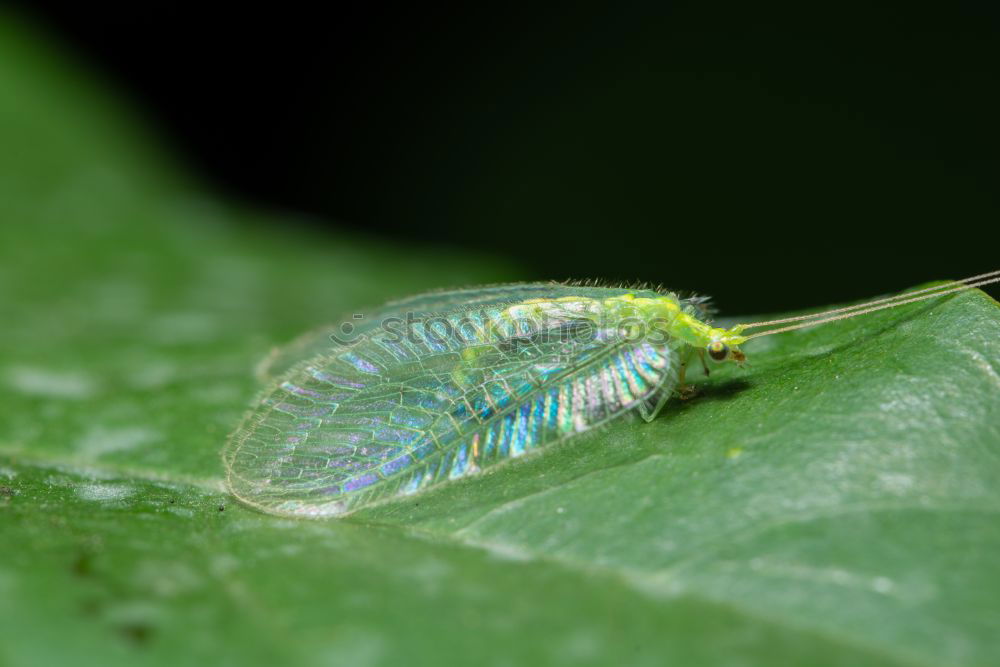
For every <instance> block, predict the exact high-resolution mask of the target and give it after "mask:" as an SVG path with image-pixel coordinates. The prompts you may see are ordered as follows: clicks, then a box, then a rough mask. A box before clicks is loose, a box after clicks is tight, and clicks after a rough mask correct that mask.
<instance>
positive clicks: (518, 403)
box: [225, 286, 678, 516]
mask: <svg viewBox="0 0 1000 667" xmlns="http://www.w3.org/2000/svg"><path fill="white" fill-rule="evenodd" d="M547 287H548V289H549V292H548V293H549V294H551V291H552V286H547ZM567 289H568V288H567ZM589 289H599V288H589ZM577 293H578V292H577ZM608 294H609V292H608V291H606V290H605V291H603V295H608ZM564 296H565V295H564ZM581 303H582V302H575V303H574V302H572V301H569V302H559V303H558V304H550V306H551V307H550V308H549V310H548V313H549V315H550V316H549V317H547V318H546V319H545V320H544V321H539V322H532V321H522V322H517V321H511V319H510V317H509V316H508V315H507V314H506V313H507V311H506V307H505V306H503V305H497V306H482V307H479V308H475V307H468V306H464V307H463V308H461V309H458V310H454V309H453V310H451V311H448V312H442V313H439V314H438V315H437V316H436V317H433V318H429V319H426V320H422V321H416V322H414V323H413V324H412V325H411V326H409V327H407V328H406V329H405V330H397V329H394V328H393V327H392V326H389V325H388V324H382V325H380V326H377V327H375V328H373V329H371V330H369V331H368V332H367V333H366V334H364V335H363V336H362V337H361V338H359V340H358V341H357V342H356V343H355V344H354V345H351V346H350V347H335V348H331V349H329V350H327V351H326V352H322V353H320V354H318V355H316V356H314V357H313V358H311V359H310V360H308V361H307V362H303V363H300V364H298V365H296V366H295V367H294V368H292V369H291V370H290V371H288V372H287V373H285V375H283V376H282V377H281V378H279V380H278V381H277V383H276V384H275V385H274V386H273V388H272V389H271V390H270V391H269V392H267V393H266V394H265V396H264V397H263V398H262V400H261V402H260V404H259V405H258V406H257V407H256V408H255V409H254V410H253V412H252V413H251V415H250V416H249V417H248V418H247V420H246V421H245V423H244V424H243V426H242V427H241V428H240V429H239V430H238V431H237V432H236V433H235V434H234V436H233V438H232V439H231V441H230V445H229V447H228V448H227V452H226V457H225V458H226V464H227V471H228V479H229V484H230V488H231V489H232V491H233V493H234V494H235V495H236V496H238V497H239V498H241V499H242V500H244V501H245V502H247V503H249V504H251V505H254V506H257V507H259V508H261V509H264V510H266V511H269V512H274V513H278V514H292V515H303V516H332V515H339V514H344V513H346V512H349V511H351V510H353V509H357V508H359V507H363V506H366V505H370V504H372V503H375V502H378V501H381V500H383V499H386V498H391V497H393V496H397V495H400V494H407V493H413V492H415V491H418V490H421V489H425V488H427V487H430V486H433V485H435V484H437V483H440V482H442V481H445V480H448V479H457V478H460V477H464V476H466V475H469V474H472V473H475V472H477V471H479V470H481V469H483V468H487V467H489V466H491V465H494V464H497V463H499V462H502V461H505V460H508V459H511V458H515V457H518V456H521V455H523V454H525V453H528V452H530V451H533V450H536V449H539V448H541V447H544V446H546V445H548V444H551V443H553V442H556V441H559V440H561V439H564V438H566V437H569V436H571V435H574V434H577V433H581V432H583V431H586V430H588V429H591V428H593V427H594V426H596V425H598V424H601V423H603V422H605V421H607V420H609V419H612V418H614V417H616V416H618V415H620V414H622V413H624V412H627V411H629V410H631V409H633V408H637V407H642V408H644V409H645V410H646V411H647V412H649V411H654V410H655V409H656V408H657V406H658V404H660V403H661V401H660V400H659V399H660V398H661V397H663V396H665V395H666V394H668V393H669V392H670V391H671V390H672V389H673V388H674V386H675V384H676V378H677V370H678V354H677V351H676V349H675V348H674V345H675V343H671V342H665V343H662V344H658V345H657V344H652V343H649V342H645V341H630V340H628V339H627V338H626V337H623V336H621V335H620V333H621V332H620V331H619V330H618V327H617V323H614V322H610V323H607V322H605V323H602V325H601V326H597V327H595V325H594V321H593V319H591V318H588V317H586V316H584V315H583V314H582V312H581V307H580V304H581ZM590 303H591V304H592V303H593V302H590ZM394 312H397V313H398V311H394ZM665 392H666V394H665Z"/></svg>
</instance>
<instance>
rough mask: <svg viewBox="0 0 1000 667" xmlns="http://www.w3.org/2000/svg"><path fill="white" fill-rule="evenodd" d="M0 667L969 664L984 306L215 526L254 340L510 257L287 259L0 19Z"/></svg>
mask: <svg viewBox="0 0 1000 667" xmlns="http://www.w3.org/2000/svg"><path fill="white" fill-rule="evenodd" d="M0 81H3V82H4V85H3V86H0V146H3V147H4V150H3V151H2V153H0V304H2V306H0V307H2V315H3V324H2V326H0V387H2V390H0V391H2V396H3V403H2V405H0V424H2V429H0V536H2V542H0V663H2V664H11V665H35V664H37V665H49V664H100V665H116V664H122V665H134V664H150V665H167V664H206V663H209V664H211V663H217V664H241V665H246V664H275V663H280V664H293V665H298V664H301V665H313V664H316V665H338V664H345V665H346V664H351V665H368V664H436V665H437V664H456V665H466V664H536V663H544V664H619V663H622V662H628V663H633V664H650V665H661V664H669V663H677V664H749V665H754V664H759V665H773V664H784V663H790V664H803V663H809V664H845V665H857V664H894V665H895V664H898V665H939V664H956V665H975V664H986V663H989V662H991V661H992V660H994V659H995V657H996V655H998V654H1000V635H998V633H997V632H996V628H997V627H998V626H1000V605H998V603H997V600H998V599H1000V564H998V562H1000V561H998V559H997V557H996V554H997V553H1000V528H998V526H1000V523H998V520H997V519H998V512H1000V488H998V485H997V484H996V479H997V478H998V477H1000V455H998V451H1000V450H998V445H1000V420H998V419H997V414H998V412H997V411H998V407H1000V406H998V396H1000V392H998V390H1000V310H998V308H997V304H996V303H995V302H993V301H992V300H991V299H989V298H988V297H987V296H985V295H983V294H982V293H980V292H970V293H965V294H962V295H959V296H956V297H954V298H949V299H942V300H940V301H935V302H927V303H923V304H915V305H913V306H907V307H903V308H899V309H895V310H892V311H888V312H882V313H877V314H874V315H871V316H868V317H865V318H859V319H857V320H851V321H847V322H841V323H838V324H835V325H830V326H827V327H820V328H817V329H813V330H802V331H797V332H794V333H791V334H787V335H783V336H775V337H773V338H762V339H759V340H756V341H754V342H753V343H751V344H749V345H747V346H746V352H747V354H748V356H749V359H750V363H751V364H752V365H751V367H750V368H749V369H748V370H745V371H741V370H739V369H736V368H731V367H729V368H726V369H720V370H718V371H717V372H715V373H713V375H712V376H711V378H709V379H708V380H706V381H704V382H703V383H702V386H701V395H700V396H699V397H697V398H695V399H693V400H690V401H687V402H683V403H675V404H673V405H672V406H669V407H668V408H667V409H666V410H665V411H664V413H663V415H662V417H661V418H659V419H657V420H656V421H655V422H653V423H651V424H643V423H641V422H639V421H629V420H623V421H619V422H616V423H614V424H611V425H609V426H608V427H606V428H604V429H602V430H600V431H599V432H597V433H593V434H586V435H584V436H583V437H581V438H579V439H576V440H573V441H570V442H569V443H566V444H565V445H562V446H558V447H555V448H552V449H550V450H547V451H545V452H543V453H540V454H539V455H535V456H531V457H527V458H525V459H523V460H519V461H516V462H513V463H511V464H509V465H506V466H501V467H500V468H498V469H497V470H496V472H495V473H492V474H487V475H483V476H480V477H478V478H472V479H469V480H466V481H462V482H457V483H454V484H451V485H446V486H445V487H443V488H441V489H440V490H437V491H432V492H430V493H427V494H424V495H421V496H417V497H414V498H411V499H409V500H407V501H405V502H395V503H393V504H389V505H385V506H382V507H378V508H374V509H369V510H366V511H364V512H362V513H360V514H358V515H355V516H353V517H352V518H350V519H349V520H340V521H328V522H309V521H291V520H285V519H278V518H274V517H270V516H266V515H262V514H259V513H256V512H254V511H252V510H249V509H246V508H244V507H242V506H240V505H238V504H236V503H235V502H233V501H232V500H231V499H230V498H229V497H228V496H227V495H226V493H225V491H224V490H223V488H222V485H221V477H222V464H221V461H220V458H219V452H220V450H221V448H222V445H223V443H224V440H225V437H226V434H227V433H228V432H229V431H230V430H231V429H232V428H234V427H235V425H236V424H237V422H238V421H239V418H240V416H241V414H242V413H243V411H244V410H245V408H246V406H247V405H248V404H249V402H250V401H251V399H252V398H253V396H254V393H255V391H256V380H255V379H254V376H253V367H254V364H255V363H256V362H257V361H258V360H259V359H260V358H262V357H263V356H264V355H265V354H266V353H267V352H268V350H269V349H271V347H272V346H273V345H276V344H279V343H281V342H284V341H286V340H288V339H290V338H292V337H293V336H295V335H296V334H298V333H300V332H301V331H303V330H305V329H307V328H309V327H310V326H313V325H316V324H320V323H322V322H325V321H330V320H333V319H335V318H336V317H337V316H339V315H340V314H342V313H345V312H352V311H353V310H355V309H358V308H361V307H364V306H366V305H367V306H370V305H375V304H378V303H379V302H381V301H382V300H384V299H386V298H390V297H396V296H400V295H404V294H407V293H412V292H415V291H420V290H422V289H425V288H430V287H435V286H442V285H449V284H460V283H475V282H487V281H493V280H498V279H502V278H512V277H516V272H515V271H514V270H513V269H512V268H510V267H509V266H506V265H504V264H503V263H502V262H500V261H499V260H494V259H490V258H488V257H471V256H466V255H465V254H459V253H456V252H454V251H447V250H443V249H433V248H419V249H414V248H412V247H401V246H394V245H391V244H386V243H380V242H376V241H374V240H371V239H365V238H358V237H352V236H348V235H341V236H328V235H322V236H321V235H318V234H311V233H309V232H307V231H303V230H304V229H305V227H299V226H295V225H294V224H287V223H289V222H293V221H288V220H280V221H279V220H276V219H274V218H272V217H270V216H268V215H265V214H261V213H258V212H253V211H248V210H245V209H243V208H241V207H238V206H232V205H227V204H225V203H222V202H220V201H218V200H217V199H216V198H213V197H212V196H211V195H208V194H206V193H205V192H204V191H202V190H201V189H199V188H198V186H197V185H194V184H192V183H190V182H188V180H187V179H185V178H184V177H183V176H182V175H181V173H182V170H181V169H179V168H177V167H175V166H172V165H170V164H169V162H168V161H167V160H166V159H165V158H164V157H163V156H162V155H161V152H160V151H159V150H157V149H156V148H151V147H150V146H152V145H153V144H152V142H151V141H150V139H149V138H148V137H146V136H145V134H144V133H143V131H142V130H141V129H138V128H136V127H134V125H133V124H132V122H131V121H130V120H129V117H128V115H127V114H125V113H123V112H122V111H121V110H120V109H119V107H118V105H116V104H115V103H114V102H113V101H109V93H108V92H107V91H104V92H102V91H101V90H100V89H99V88H98V87H97V86H95V85H94V84H93V83H92V82H91V80H90V78H89V77H87V76H86V75H85V74H84V73H82V72H80V71H77V70H76V69H74V68H70V67H68V66H67V65H66V64H65V62H64V61H63V60H62V59H60V58H58V57H54V56H53V55H52V54H51V53H49V52H48V51H47V50H46V49H45V48H42V47H40V46H38V44H37V39H35V38H33V37H32V31H31V29H30V26H28V25H25V24H24V23H22V22H19V21H16V20H13V19H9V18H8V19H6V20H4V21H0Z"/></svg>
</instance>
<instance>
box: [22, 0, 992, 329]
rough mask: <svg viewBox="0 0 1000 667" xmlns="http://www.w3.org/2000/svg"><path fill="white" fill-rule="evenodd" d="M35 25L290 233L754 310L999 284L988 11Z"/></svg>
mask: <svg viewBox="0 0 1000 667" xmlns="http://www.w3.org/2000/svg"><path fill="white" fill-rule="evenodd" d="M19 4H20V5H21V6H20V9H21V11H22V12H23V13H25V14H26V15H27V16H29V17H31V18H33V19H34V20H35V21H36V22H37V23H39V24H40V25H41V26H42V27H44V28H47V29H48V30H49V31H50V32H52V33H54V35H55V36H56V37H57V38H58V40H59V41H62V42H63V43H64V44H67V45H68V48H69V49H70V50H71V51H72V55H73V57H74V58H76V59H77V60H79V61H82V62H84V63H86V64H89V65H90V66H91V67H92V68H93V69H96V70H97V71H98V72H99V73H101V74H102V75H103V76H104V78H105V79H106V80H108V81H110V82H111V84H113V86H114V87H116V88H118V89H119V90H121V91H122V92H123V94H124V95H125V96H126V98H127V99H128V101H129V102H130V103H131V104H132V105H133V106H134V107H136V108H138V109H139V111H140V113H142V114H143V115H144V116H145V117H146V119H147V120H148V122H149V123H151V124H152V125H153V127H154V129H155V131H156V132H157V133H158V135H159V136H160V137H162V139H163V141H164V143H165V144H167V145H168V147H169V148H170V150H172V151H173V152H174V153H175V154H178V155H180V157H181V160H182V161H183V162H184V163H186V164H187V165H188V167H189V169H191V170H194V172H195V173H196V174H198V176H199V178H200V179H201V180H202V181H203V182H205V183H207V184H208V185H209V186H210V187H211V188H213V189H214V190H216V191H217V192H219V193H220V194H222V195H224V196H228V197H230V198H235V199H236V200H239V201H242V202H244V203H247V204H250V205H253V206H258V207H263V208H269V209H273V210H279V211H287V212H291V213H295V214H296V215H293V216H284V217H277V216H276V218H275V219H277V220H280V221H281V222H275V223H273V224H287V225H308V226H314V227H317V228H320V229H321V230H327V229H330V230H333V229H343V228H351V229H354V230H356V231H358V232H360V233H362V234H365V235H370V236H373V237H382V238H388V239H392V240H393V241H395V242H401V243H404V244H408V246H409V247H411V248H413V252H421V251H422V248H424V247H430V246H448V247H452V248H457V249H459V250H460V251H461V250H463V249H467V250H468V251H469V252H470V254H473V253H475V254H480V253H482V252H483V251H486V252H489V253H494V254H496V255H498V256H500V257H502V258H507V259H509V260H510V261H511V262H512V264H511V265H512V266H515V267H519V268H518V269H515V270H513V271H512V273H511V275H510V276H509V279H511V280H533V279H548V278H558V279H561V278H566V277H577V278H594V277H596V278H606V279H611V280H648V281H654V282H662V283H664V284H666V285H667V286H670V287H676V288H681V289H693V290H697V291H700V292H703V293H708V294H711V295H713V296H714V297H715V298H716V300H717V302H718V303H719V305H720V306H721V307H722V308H723V309H724V310H725V311H727V312H730V313H735V312H766V311H777V310H783V309H791V308H797V307H807V306H815V305H822V304H826V303H832V302H837V301H844V300H848V299H855V298H862V297H866V296H869V295H874V294H878V293H884V292H888V291H894V290H897V289H901V288H904V287H907V286H911V285H914V284H917V283H920V282H923V281H926V280H932V279H939V278H960V277H964V276H967V275H971V274H974V273H979V272H983V271H988V270H991V269H994V268H997V264H998V262H997V256H998V253H997V252H996V248H997V245H996V240H997V235H996V228H997V220H998V219H1000V218H998V213H1000V198H998V188H997V177H998V175H1000V170H998V155H1000V129H998V123H997V119H998V118H1000V53H998V50H1000V49H998V44H1000V39H998V38H1000V25H998V20H997V18H998V15H997V12H996V10H995V9H994V8H988V9H986V8H984V7H985V3H983V5H982V6H980V5H979V4H972V3H949V4H947V5H944V4H941V5H935V6H931V7H929V8H921V7H919V6H917V5H913V4H907V5H905V10H904V11H900V10H899V9H898V8H890V7H888V6H881V7H879V6H864V7H863V8H862V9H855V10H848V9H847V8H846V7H845V6H844V5H840V4H831V5H822V6H821V5H816V4H812V3H806V4H804V5H801V4H788V5H784V6H774V5H771V6H768V7H767V8H764V7H761V6H758V5H757V4H756V3H739V4H732V5H728V6H722V5H719V4H718V3H692V4H691V5H687V6H685V5H678V4H675V3H615V4H613V5H611V4H609V5H606V6H596V7H585V6H583V5H578V4H569V3H567V4H551V5H547V6H543V7H539V6H535V7H530V8H524V9H517V8H511V7H508V6H490V5H486V4H482V3H470V4H468V5H458V4H454V5H440V6H437V7H433V8H429V7H427V6H425V5H423V4H420V5H413V4H410V5H402V4H401V5H388V4H381V3H379V4H376V3H356V4H340V5H336V6H324V7H323V8H322V9H304V8H302V7H296V6H294V5H292V4H287V5H278V6H273V5H268V6H262V7H261V8H256V9H255V8H253V7H251V6H241V7H240V9H239V11H234V10H230V9H225V8H218V7H216V8H209V7H206V6H203V5H197V6H195V5H190V6H184V5H177V4H175V3H160V2H151V3H141V4H139V5H136V4H133V5H131V6H128V5H126V6H119V7H116V8H115V9H114V11H111V10H105V11H102V10H100V9H95V7H94V6H92V5H90V4H83V5H81V4H66V5H63V6H60V7H55V6H53V7H49V8H39V7H38V6H29V4H28V3H19ZM293 221H294V222H293ZM993 294H994V295H995V294H996V291H993Z"/></svg>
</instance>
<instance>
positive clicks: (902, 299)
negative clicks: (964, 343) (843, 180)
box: [743, 270, 1000, 340]
mask: <svg viewBox="0 0 1000 667" xmlns="http://www.w3.org/2000/svg"><path fill="white" fill-rule="evenodd" d="M957 282H958V283H960V284H959V285H957V286H955V285H954V283H951V284H947V285H938V286H937V287H928V288H926V289H921V290H917V291H915V292H906V293H904V294H897V295H896V296H891V297H885V298H883V299H876V300H875V301H869V302H867V303H861V304H858V305H856V306H846V307H844V308H835V309H833V310H827V311H824V312H822V313H813V314H812V315H800V316H798V317H786V318H783V319H779V320H769V321H767V322H754V323H752V324H746V325H743V328H744V329H748V328H751V327H762V326H766V325H772V324H783V323H786V322H799V324H793V325H792V326H787V327H779V328H777V329H769V330H767V331H761V332H759V333H755V334H751V335H749V336H747V337H746V340H750V339H751V338H759V337H760V336H770V335H771V334H776V333H784V332H786V331H794V330H796V329H802V328H805V327H811V326H815V325H817V324H826V323H827V322H836V321H837V320H845V319H849V318H851V317H857V316H858V315H865V314H866V313H873V312H875V311H877V310H885V309H887V308H895V307H896V306H902V305H904V304H907V303H915V302H917V301H925V300H926V299H933V298H935V297H939V296H944V295H945V294H951V293H954V292H963V291H965V290H969V289H973V288H975V287H982V286H983V285H991V284H993V283H997V282H1000V270H997V271H991V272H989V273H983V274H980V275H978V276H972V277H970V278H965V279H963V280H960V281H957ZM917 295H919V296H917Z"/></svg>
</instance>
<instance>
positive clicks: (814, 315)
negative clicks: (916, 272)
mask: <svg viewBox="0 0 1000 667" xmlns="http://www.w3.org/2000/svg"><path fill="white" fill-rule="evenodd" d="M993 276H1000V270H997V271H990V272H989V273H980V274H979V275H978V276H970V277H969V278H963V279H962V280H956V281H955V282H958V283H966V284H967V283H972V282H974V281H978V280H983V279H985V278H992V277H993ZM991 282H992V281H991ZM976 284H977V285H978V284H980V283H978V282H977V283H976ZM982 284H984V285H988V284H989V283H982ZM952 286H953V283H946V284H944V285H935V286H934V287H927V288H924V289H920V290H917V291H915V292H903V293H902V294H896V295H894V296H887V297H885V298H882V299H875V300H874V301H868V302H866V303H859V304H855V305H853V306H844V307H843V308H834V309H833V310H824V311H823V312H821V313H811V314H809V315H798V316H796V317H784V318H781V319H780V320H767V321H766V322H753V323H752V324H744V325H743V328H744V329H755V328H757V327H766V326H771V325H773V324H786V323H788V322H801V321H803V320H812V319H818V318H821V317H826V316H828V315H833V314H835V313H846V312H849V311H852V310H861V309H863V308H868V307H869V306H876V305H878V304H880V303H888V302H890V301H899V300H901V299H909V298H912V297H914V296H916V295H918V294H925V293H927V292H939V291H941V290H944V289H945V288H950V287H952ZM926 298H930V297H926Z"/></svg>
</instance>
